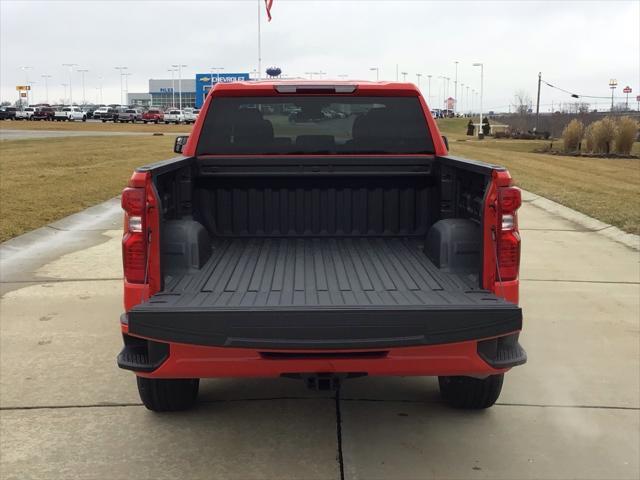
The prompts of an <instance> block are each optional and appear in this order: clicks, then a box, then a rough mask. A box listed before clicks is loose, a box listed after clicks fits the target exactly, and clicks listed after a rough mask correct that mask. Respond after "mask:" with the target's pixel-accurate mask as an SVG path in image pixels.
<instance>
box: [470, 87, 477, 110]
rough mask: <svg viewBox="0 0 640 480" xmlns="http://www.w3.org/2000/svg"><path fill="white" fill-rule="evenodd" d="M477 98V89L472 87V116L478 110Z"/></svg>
mask: <svg viewBox="0 0 640 480" xmlns="http://www.w3.org/2000/svg"><path fill="white" fill-rule="evenodd" d="M475 99H476V91H475V90H474V89H473V88H472V89H471V116H473V114H474V113H475V111H476V109H475Z"/></svg>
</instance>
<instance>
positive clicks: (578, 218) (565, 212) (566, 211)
mask: <svg viewBox="0 0 640 480" xmlns="http://www.w3.org/2000/svg"><path fill="white" fill-rule="evenodd" d="M522 201H523V202H526V203H528V204H530V205H535V206H536V207H538V208H540V209H542V210H544V211H546V212H549V213H552V214H554V215H557V216H559V217H561V218H564V219H565V220H568V221H570V222H573V223H575V224H577V225H580V226H581V227H583V228H584V229H585V230H588V231H590V232H594V233H597V234H599V235H603V236H605V237H607V238H608V239H609V240H613V241H614V242H618V243H621V244H623V245H624V246H626V247H629V248H632V249H633V250H637V251H640V236H639V235H634V234H633V233H627V232H625V231H623V230H620V229H619V228H618V227H614V226H613V225H609V224H608V223H604V222H601V221H600V220H597V219H595V218H593V217H590V216H588V215H585V214H584V213H580V212H578V211H576V210H573V209H571V208H569V207H565V206H564V205H561V204H559V203H557V202H554V201H553V200H549V199H548V198H545V197H541V196H540V195H536V194H535V193H531V192H528V191H526V190H522Z"/></svg>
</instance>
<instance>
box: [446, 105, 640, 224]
mask: <svg viewBox="0 0 640 480" xmlns="http://www.w3.org/2000/svg"><path fill="white" fill-rule="evenodd" d="M468 121H469V120H468V119H464V118H455V119H443V120H440V121H439V122H438V125H439V126H440V128H441V133H442V134H443V135H447V137H448V138H449V147H450V152H451V154H452V155H458V156H461V157H466V158H472V159H475V160H481V161H484V162H488V163H494V164H498V165H504V166H505V167H507V168H508V169H509V172H510V173H511V176H512V177H513V178H514V180H515V183H516V184H517V185H519V186H520V187H522V188H524V189H526V190H529V191H531V192H533V193H536V194H538V195H542V196H543V197H547V198H550V199H552V200H554V201H556V202H558V203H561V204H563V205H566V206H567V207H570V208H573V209H574V210H578V211H580V212H582V213H585V214H587V215H590V216H592V217H595V218H597V219H599V220H602V221H603V222H606V223H610V224H611V225H615V226H616V227H619V228H621V229H622V230H624V231H626V232H630V233H635V234H640V160H638V159H609V158H608V159H602V158H581V157H565V156H557V155H545V154H540V153H532V151H533V150H534V149H536V148H540V147H542V146H544V145H548V144H549V141H546V140H540V141H535V140H503V139H500V140H494V139H490V138H488V139H485V140H475V139H470V137H467V136H466V135H465V133H466V127H465V126H466V123H467V122H468ZM555 145H557V146H558V147H561V146H562V141H558V140H556V141H554V146H555ZM632 153H634V154H636V155H638V154H640V144H639V143H638V142H636V143H635V144H634V147H633V150H632Z"/></svg>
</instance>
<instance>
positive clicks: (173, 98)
mask: <svg viewBox="0 0 640 480" xmlns="http://www.w3.org/2000/svg"><path fill="white" fill-rule="evenodd" d="M177 71H178V70H176V69H175V68H170V69H168V70H167V72H171V108H176V85H175V73H176V72H177Z"/></svg>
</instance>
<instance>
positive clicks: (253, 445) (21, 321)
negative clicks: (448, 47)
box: [0, 203, 640, 480]
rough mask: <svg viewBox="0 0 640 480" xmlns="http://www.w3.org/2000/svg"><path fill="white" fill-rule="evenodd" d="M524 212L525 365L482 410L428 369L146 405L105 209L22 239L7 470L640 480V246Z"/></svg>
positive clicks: (0, 403) (12, 283) (10, 363)
mask: <svg viewBox="0 0 640 480" xmlns="http://www.w3.org/2000/svg"><path fill="white" fill-rule="evenodd" d="M520 218H521V227H522V236H523V242H524V243H523V268H522V272H521V275H522V290H521V298H522V305H523V308H524V312H525V329H524V334H523V336H522V337H521V341H522V343H523V345H524V346H525V348H526V349H527V351H528V354H529V363H528V364H527V365H525V366H524V367H520V368H517V369H514V370H513V371H512V372H511V373H510V374H509V375H508V376H507V378H506V381H505V387H504V390H503V393H502V396H501V398H500V400H499V403H498V404H497V405H496V406H495V407H493V408H492V409H490V410H488V411H484V412H461V411H455V410H451V409H449V408H447V407H445V406H444V405H442V404H441V403H440V400H439V398H438V391H437V382H436V381H435V380H434V379H431V378H362V379H354V380H350V381H349V382H347V383H346V384H345V386H344V388H343V390H342V392H341V395H340V398H339V399H336V398H335V397H334V396H332V395H326V394H317V393H314V392H310V391H307V390H305V389H304V387H303V385H302V384H301V383H298V382H296V381H293V380H286V379H276V380H208V381H204V382H203V383H202V387H201V400H202V401H201V403H200V405H199V407H198V408H197V409H195V410H193V411H191V412H188V413H179V414H168V415H156V414H153V413H151V412H149V411H147V410H146V409H145V408H144V407H143V406H141V405H140V402H139V399H138V396H137V392H136V388H135V382H134V377H133V375H132V374H130V373H127V372H122V371H120V370H118V369H117V368H116V365H115V356H116V354H117V352H118V351H119V349H120V346H121V340H120V338H119V325H118V316H119V314H120V312H121V309H122V307H121V302H122V301H121V281H120V279H119V278H120V244H119V237H120V230H119V228H120V222H121V220H120V214H119V212H118V207H117V204H116V203H113V204H107V205H102V206H99V207H96V208H94V209H91V210H90V211H88V212H85V213H83V214H82V215H81V217H80V219H81V220H80V222H79V223H78V222H76V221H74V220H73V219H71V220H65V221H62V222H58V223H57V224H55V225H54V228H45V229H41V230H39V231H36V232H33V233H32V234H29V237H27V240H28V239H29V238H30V239H34V238H44V239H45V242H46V243H45V244H44V247H42V246H38V244H35V246H33V247H29V248H22V245H21V244H20V242H9V244H5V245H4V246H3V247H2V264H1V267H2V268H1V272H2V284H1V286H2V290H3V292H4V294H3V297H2V300H1V303H0V314H1V320H0V407H1V408H2V411H1V412H0V413H1V418H0V420H1V423H0V428H1V430H0V442H1V445H0V454H1V455H0V456H1V459H0V462H1V463H0V472H1V476H2V478H3V479H27V478H46V479H51V478H64V479H72V478H82V479H129V478H139V479H154V480H155V479H164V478H171V479H175V478H183V479H192V478H193V479H196V478H198V479H199V478H208V479H210V478H238V479H248V478H264V479H282V478H292V479H300V478H305V479H312V478H322V479H338V478H341V477H342V478H348V479H356V478H362V479H364V478H366V479H374V478H393V479H417V478H425V479H426V478H438V479H461V478H478V479H480V478H488V479H489V478H490V479H498V478H499V479H521V478H531V479H542V478H549V479H557V478H567V479H568V478H594V479H604V478H606V479H618V478H628V479H637V478H638V477H639V476H640V465H639V458H640V398H639V395H640V343H639V341H640V335H639V321H640V320H639V318H640V270H639V255H638V252H637V251H634V250H631V249H629V248H627V247H625V246H623V245H620V244H618V243H615V242H613V241H612V240H609V239H607V238H605V237H603V236H602V235H599V234H597V233H594V232H591V231H588V230H584V229H582V228H580V227H578V226H576V225H574V224H572V223H570V222H568V221H565V220H562V219H560V218H558V217H554V216H552V215H550V214H548V213H546V212H545V211H543V210H541V209H539V208H537V207H535V206H533V205H531V204H528V205H525V206H524V207H523V208H522V210H521V216H520ZM22 243H25V242H24V241H23V242H22ZM41 245H42V244H41Z"/></svg>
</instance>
